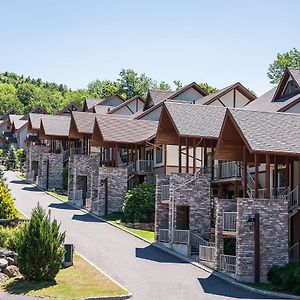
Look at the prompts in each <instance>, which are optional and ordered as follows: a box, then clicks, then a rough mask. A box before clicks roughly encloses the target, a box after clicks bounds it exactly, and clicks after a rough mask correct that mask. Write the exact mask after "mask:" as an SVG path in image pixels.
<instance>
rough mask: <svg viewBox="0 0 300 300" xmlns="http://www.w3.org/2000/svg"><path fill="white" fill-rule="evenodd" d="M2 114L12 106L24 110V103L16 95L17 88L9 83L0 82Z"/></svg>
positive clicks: (0, 112)
mask: <svg viewBox="0 0 300 300" xmlns="http://www.w3.org/2000/svg"><path fill="white" fill-rule="evenodd" d="M0 99H1V102H0V114H4V113H6V112H7V111H8V110H10V109H11V108H16V109H17V110H19V111H22V110H23V105H22V103H21V102H20V101H19V100H18V97H17V95H16V88H15V87H14V86H13V85H12V84H9V83H0Z"/></svg>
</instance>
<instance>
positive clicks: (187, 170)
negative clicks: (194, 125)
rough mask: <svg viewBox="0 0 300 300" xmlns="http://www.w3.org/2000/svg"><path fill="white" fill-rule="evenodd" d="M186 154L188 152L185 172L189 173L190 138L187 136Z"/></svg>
mask: <svg viewBox="0 0 300 300" xmlns="http://www.w3.org/2000/svg"><path fill="white" fill-rule="evenodd" d="M185 154H186V157H185V173H187V174H188V173H189V160H190V158H189V143H188V138H187V137H186V138H185Z"/></svg>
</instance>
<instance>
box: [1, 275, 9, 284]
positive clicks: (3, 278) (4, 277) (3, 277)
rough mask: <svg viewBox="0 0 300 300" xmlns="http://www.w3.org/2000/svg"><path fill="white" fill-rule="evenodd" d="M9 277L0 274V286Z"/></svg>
mask: <svg viewBox="0 0 300 300" xmlns="http://www.w3.org/2000/svg"><path fill="white" fill-rule="evenodd" d="M7 279H9V277H8V276H7V275H5V274H4V273H0V285H1V284H2V283H4V282H5V281H6V280H7Z"/></svg>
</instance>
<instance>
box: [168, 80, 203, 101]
mask: <svg viewBox="0 0 300 300" xmlns="http://www.w3.org/2000/svg"><path fill="white" fill-rule="evenodd" d="M190 88H193V89H194V90H196V91H197V92H198V93H199V94H201V95H202V96H206V95H208V93H207V92H206V91H204V90H203V89H202V88H201V87H200V85H199V84H197V83H196V82H191V83H189V84H187V85H185V86H183V87H182V88H180V89H178V90H177V91H175V92H174V93H173V94H172V95H171V96H169V97H168V98H169V99H174V98H175V97H177V96H179V95H180V94H182V93H183V92H185V91H187V90H188V89H190Z"/></svg>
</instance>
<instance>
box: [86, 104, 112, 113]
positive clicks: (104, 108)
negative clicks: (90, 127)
mask: <svg viewBox="0 0 300 300" xmlns="http://www.w3.org/2000/svg"><path fill="white" fill-rule="evenodd" d="M113 108H115V106H111V105H101V104H99V105H95V106H94V107H93V108H92V109H91V110H92V112H94V113H96V114H106V113H108V112H109V111H110V110H111V109H113Z"/></svg>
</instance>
